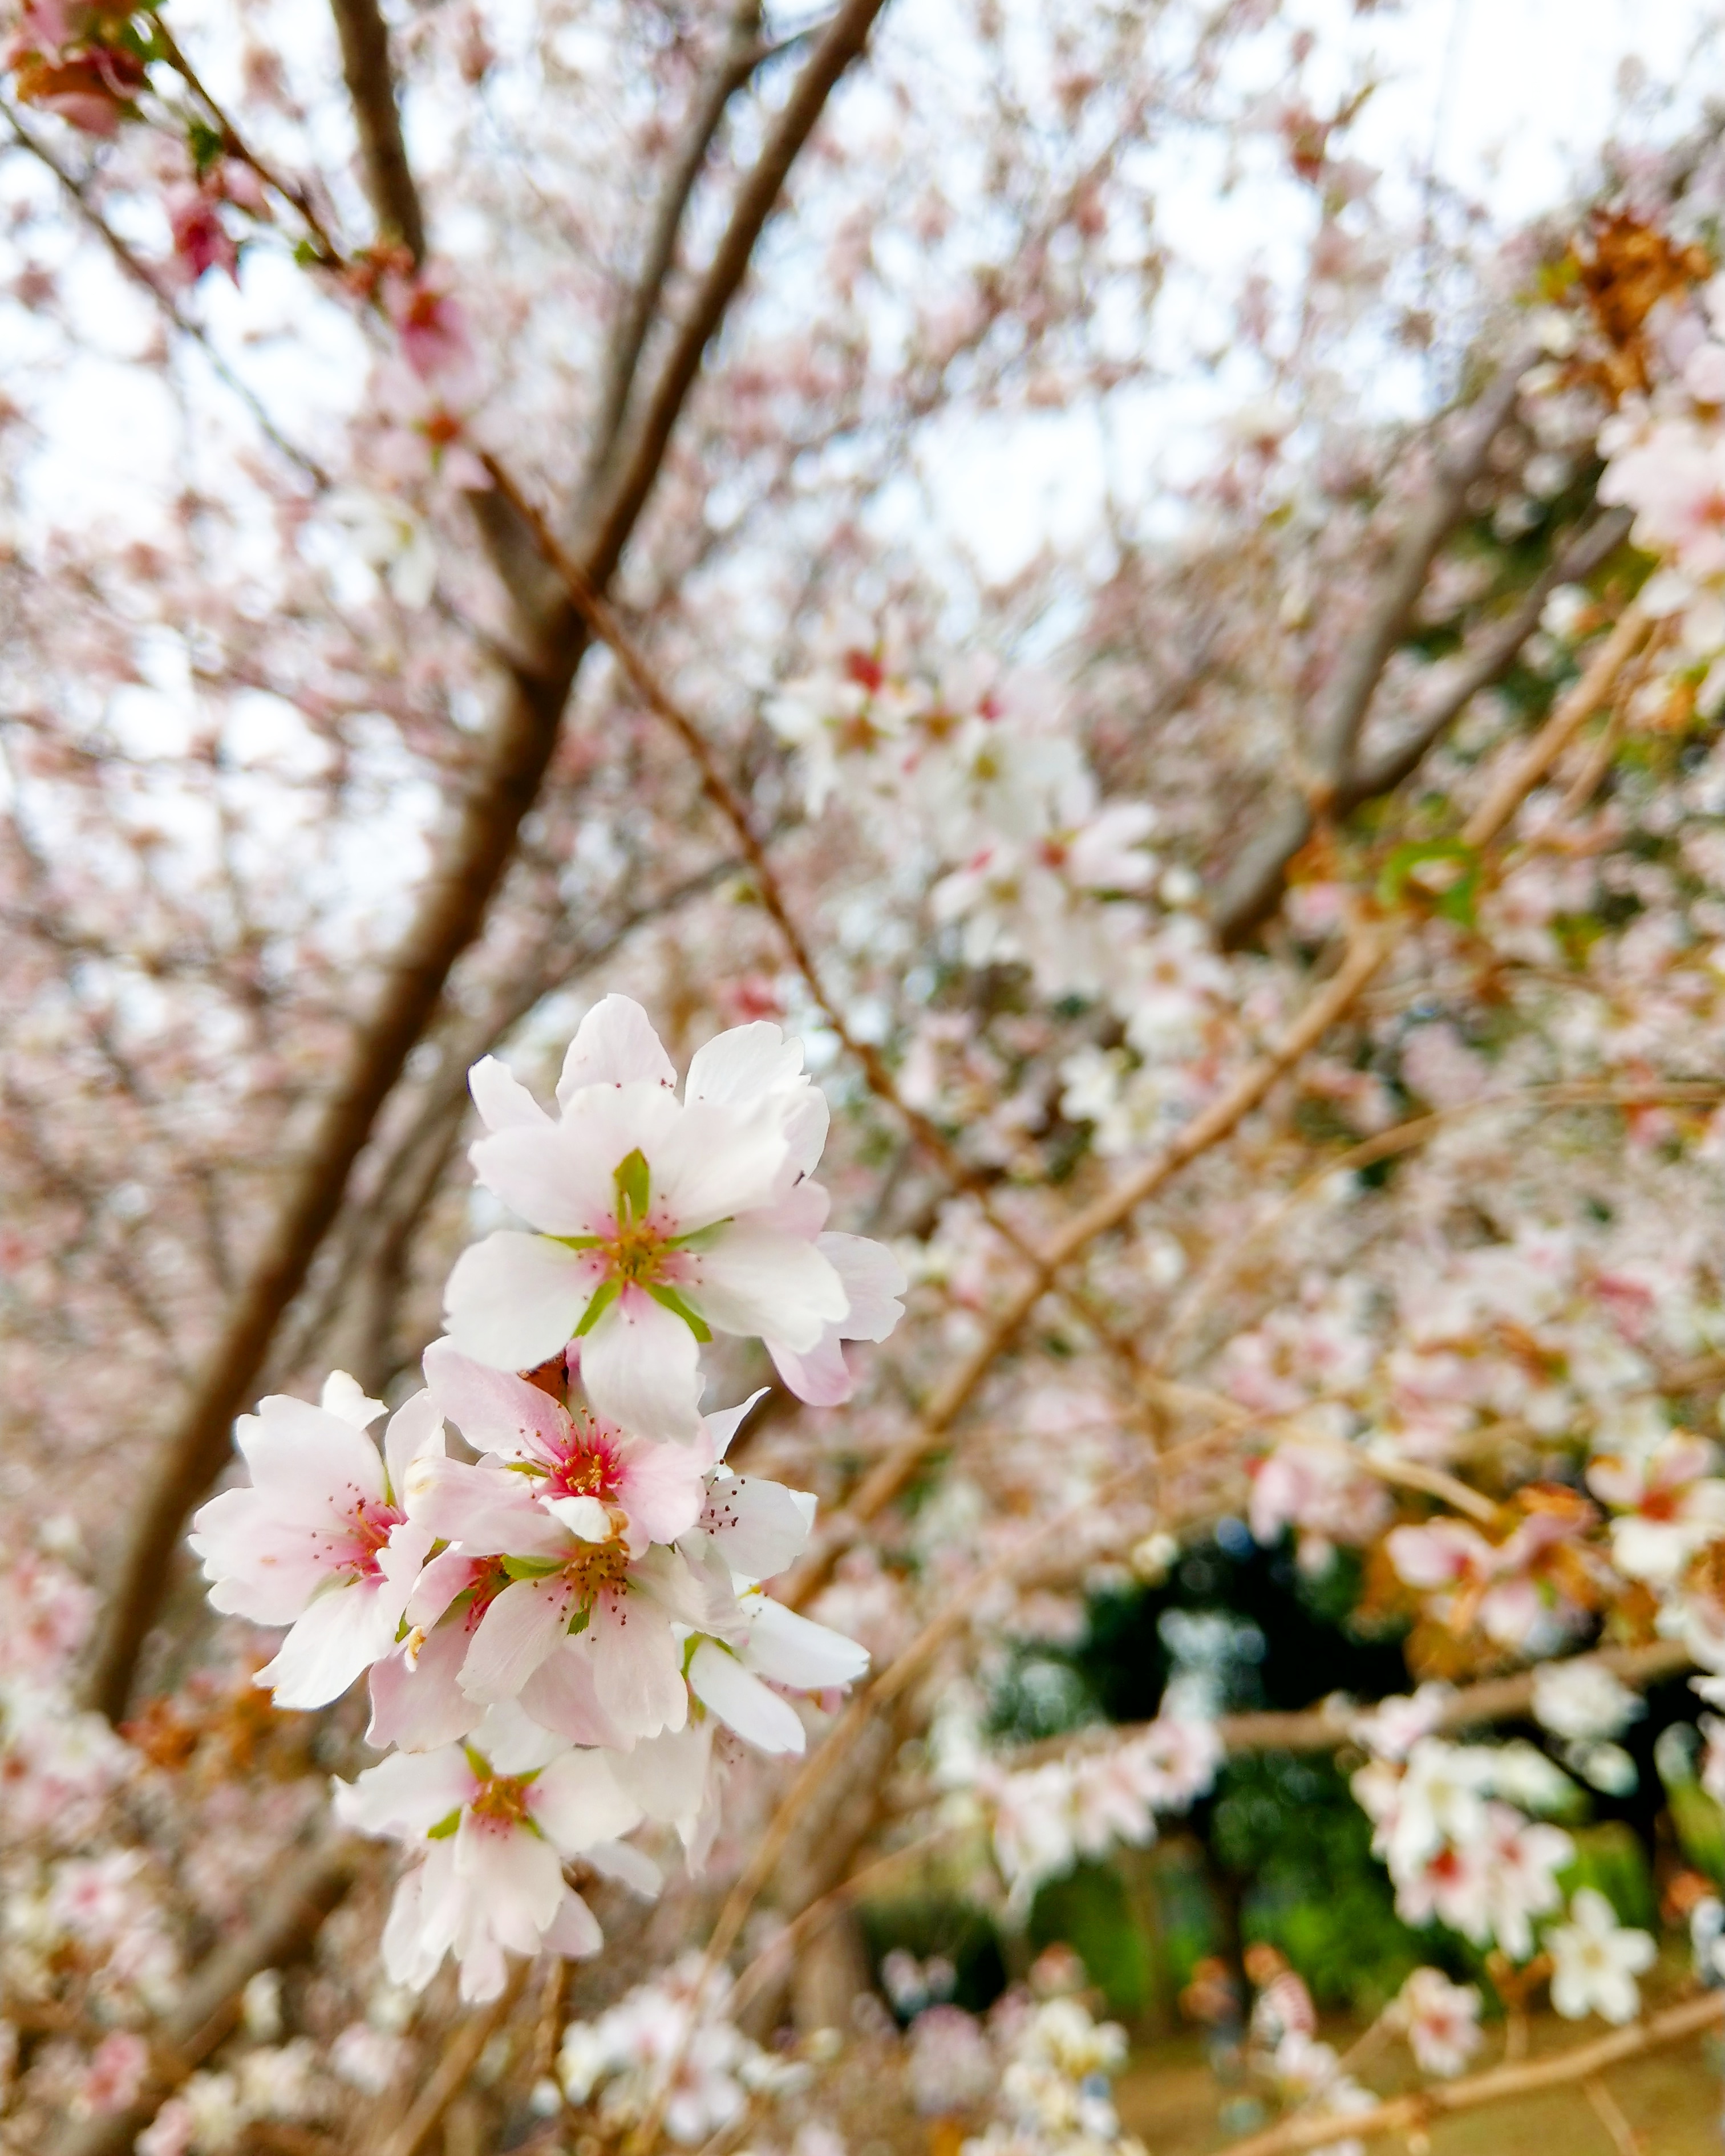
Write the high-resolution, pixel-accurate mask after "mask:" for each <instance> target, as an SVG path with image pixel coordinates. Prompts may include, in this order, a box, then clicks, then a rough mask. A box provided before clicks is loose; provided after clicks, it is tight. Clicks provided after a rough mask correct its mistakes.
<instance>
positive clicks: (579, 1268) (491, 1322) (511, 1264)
mask: <svg viewBox="0 0 1725 2156" xmlns="http://www.w3.org/2000/svg"><path fill="white" fill-rule="evenodd" d="M592 1293H593V1267H592V1265H590V1264H587V1263H583V1256H582V1254H581V1252H579V1251H578V1250H566V1249H565V1248H564V1247H563V1246H562V1245H561V1244H558V1243H551V1242H547V1240H546V1239H545V1238H544V1236H542V1235H521V1233H520V1232H519V1231H518V1230H516V1229H512V1228H500V1229H498V1230H497V1231H496V1233H495V1235H487V1236H486V1238H485V1240H484V1242H482V1243H474V1244H472V1245H470V1246H469V1248H468V1249H466V1250H464V1251H463V1252H462V1253H461V1255H460V1256H459V1258H458V1259H457V1260H455V1265H454V1270H453V1271H452V1272H451V1273H450V1275H449V1286H447V1287H446V1288H445V1289H444V1324H445V1325H446V1326H447V1327H448V1328H449V1337H450V1339H451V1340H452V1341H453V1342H454V1345H455V1347H456V1348H457V1349H458V1350H459V1352H460V1353H462V1354H464V1355H468V1356H471V1357H472V1358H473V1360H474V1361H475V1362H476V1363H490V1365H491V1366H492V1368H494V1369H499V1370H531V1369H533V1368H536V1366H537V1365H538V1364H539V1363H543V1362H545V1361H546V1360H547V1358H549V1357H551V1356H552V1355H556V1354H557V1353H560V1352H561V1351H562V1349H563V1348H564V1347H566V1346H567V1344H568V1342H569V1341H570V1340H571V1339H572V1337H574V1332H575V1328H576V1327H577V1326H578V1324H579V1323H580V1322H581V1313H582V1312H583V1311H584V1310H585V1309H586V1307H587V1305H588V1298H589V1296H591V1295H592Z"/></svg>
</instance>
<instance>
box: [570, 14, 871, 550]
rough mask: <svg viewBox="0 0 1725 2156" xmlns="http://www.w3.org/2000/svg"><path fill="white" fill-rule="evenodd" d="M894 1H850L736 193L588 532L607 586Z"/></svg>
mask: <svg viewBox="0 0 1725 2156" xmlns="http://www.w3.org/2000/svg"><path fill="white" fill-rule="evenodd" d="M885 5H886V0H846V4H845V6H843V7H841V8H839V12H838V13H837V14H836V15H834V18H833V19H832V21H831V22H830V23H829V24H828V26H827V28H826V29H825V31H824V33H822V36H821V38H820V40H819V43H818V44H816V46H815V48H814V52H813V53H812V54H810V55H809V59H808V61H807V62H806V63H805V64H804V66H803V72H802V73H801V74H799V75H798V78H797V80H796V83H795V85H794V86H793V89H792V91H791V94H790V96H789V97H788V99H787V100H786V102H785V106H784V110H783V111H782V112H781V113H780V114H779V115H778V120H777V121H776V122H775V123H774V125H773V131H772V132H771V134H769V135H768V138H767V141H766V142H765V144H764V145H763V146H762V151H761V154H760V156H759V157H758V158H757V160H756V162H755V164H754V166H753V167H752V170H751V171H750V172H749V173H748V175H747V178H745V179H744V181H743V182H742V186H741V187H740V188H739V189H738V191H737V200H736V203H735V204H734V206H733V207H732V213H731V222H730V223H729V224H728V225H727V226H726V229H725V233H724V236H723V237H722V238H721V240H720V242H719V244H718V249H717V250H716V253H715V254H714V256H713V259H712V260H711V263H710V264H708V265H707V269H706V275H705V276H704V277H702V279H701V282H700V284H699V285H698V286H697V287H696V292H695V295H694V298H693V300H692V301H691V305H690V308H689V311H688V314H687V315H686V316H685V318H684V320H683V322H682V324H681V326H680V328H679V329H678V331H677V334H676V336H675V341H674V342H673V343H672V346H671V348H670V352H668V353H667V355H666V357H665V365H664V367H663V368H662V369H661V370H660V375H659V378H658V380H657V381H656V382H655V384H654V388H653V394H652V396H651V398H649V402H648V404H647V408H646V409H645V411H644V413H643V414H642V417H641V422H640V424H639V427H638V428H637V429H636V430H635V432H634V436H633V439H631V440H630V442H629V447H628V453H627V454H626V456H625V457H624V463H623V466H622V469H621V470H620V471H619V473H618V475H617V478H616V480H615V481H614V484H613V485H612V486H611V487H610V489H609V490H608V494H607V496H606V498H605V500H604V502H603V506H602V507H601V508H600V510H599V511H598V515H597V516H595V517H594V518H593V525H592V529H591V531H590V532H588V534H586V535H585V536H584V543H583V552H584V554H585V556H586V569H587V573H588V577H590V578H591V579H592V580H593V583H594V584H595V585H597V586H598V587H599V588H601V589H603V587H604V585H605V584H606V583H608V581H609V578H610V574H611V572H612V570H613V569H614V567H615V566H616V563H617V560H618V557H619V555H620V554H621V553H622V551H623V547H624V542H626V540H627V538H628V536H629V532H630V531H633V530H634V525H635V521H636V519H637V518H638V517H639V515H640V512H641V508H642V505H643V504H644V502H645V500H646V499H647V495H648V494H649V491H650V490H651V488H652V485H653V482H654V480H655V478H656V477H657V476H658V472H659V467H660V465H661V463H663V461H664V459H665V450H666V449H667V447H668V446H669V444H670V437H671V430H672V429H673V428H674V427H675V424H676V422H677V416H678V414H679V413H680V412H681V410H682V408H683V405H684V402H685V399H686V398H687V397H688V394H689V392H690V390H691V388H692V387H693V386H694V383H695V380H696V376H697V375H698V374H699V373H700V372H701V361H702V359H703V358H704V357H706V348H707V346H708V345H709V344H710V343H711V341H712V339H713V337H714V336H715V335H716V333H717V331H718V328H719V325H720V324H721V322H722V321H724V319H725V315H726V310H727V309H728V307H729V306H730V304H731V301H732V298H733V297H734V296H735V295H736V292H737V288H738V286H739V285H741V284H742V280H743V278H744V277H745V276H746V275H747V271H748V266H749V263H750V260H751V259H752V256H753V254H754V249H755V243H756V241H757V239H759V238H760V236H761V232H762V227H763V226H764V225H765V224H766V222H767V220H768V218H769V217H770V216H771V215H772V213H773V208H774V207H775V206H776V204H777V203H778V197H779V193H780V191H781V189H782V188H783V186H784V183H785V181H786V179H787V177H788V176H789V173H790V169H791V167H792V166H793V164H794V163H795V162H796V160H797V157H798V154H799V153H800V152H801V151H802V148H803V144H804V143H805V142H807V141H808V140H809V136H810V135H811V134H812V133H813V132H814V126H815V122H816V121H818V120H819V118H820V115H821V114H822V113H823V112H824V110H825V109H826V102H827V100H828V98H829V97H830V96H831V95H832V93H833V90H834V88H835V87H836V85H837V84H838V81H839V77H840V76H841V75H842V74H844V73H845V69H847V68H848V67H850V64H851V63H852V61H854V60H855V59H860V57H861V54H862V52H863V50H864V48H865V46H866V45H867V44H868V39H869V33H870V30H871V29H872V28H874V23H875V17H876V16H877V15H878V14H879V13H880V11H881V9H882V8H883V7H885Z"/></svg>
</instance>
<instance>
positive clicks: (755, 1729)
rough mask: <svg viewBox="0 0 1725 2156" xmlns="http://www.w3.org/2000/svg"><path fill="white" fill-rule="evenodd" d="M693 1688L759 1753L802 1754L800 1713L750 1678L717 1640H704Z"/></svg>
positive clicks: (692, 1673)
mask: <svg viewBox="0 0 1725 2156" xmlns="http://www.w3.org/2000/svg"><path fill="white" fill-rule="evenodd" d="M689 1689H690V1690H691V1691H692V1692H693V1693H694V1695H695V1697H696V1698H697V1699H698V1700H699V1701H700V1702H701V1705H702V1706H703V1707H707V1708H709V1709H711V1712H713V1713H715V1714H716V1715H717V1716H718V1717H719V1719H720V1721H721V1722H723V1723H724V1724H725V1725H726V1727H727V1728H730V1729H733V1730H735V1731H736V1732H737V1735H738V1736H739V1737H741V1738H742V1739H743V1741H744V1743H748V1744H752V1745H753V1746H754V1747H755V1748H756V1749H757V1751H761V1752H775V1753H776V1752H800V1751H802V1750H803V1747H804V1745H805V1744H806V1743H807V1742H808V1739H807V1738H806V1736H805V1734H804V1732H803V1724H802V1722H800V1721H799V1720H798V1716H797V1710H796V1709H795V1707H793V1706H792V1705H791V1703H790V1702H789V1701H788V1700H784V1699H781V1698H780V1697H779V1696H778V1693H777V1692H776V1691H768V1688H767V1686H765V1685H763V1684H762V1681H761V1680H760V1679H759V1678H758V1677H757V1676H751V1674H750V1673H749V1671H747V1670H746V1669H745V1668H744V1667H743V1666H742V1663H741V1662H740V1661H737V1657H736V1655H732V1654H727V1653H726V1650H725V1649H724V1648H723V1647H721V1646H720V1645H718V1643H717V1642H716V1640H702V1641H701V1645H699V1646H698V1647H697V1648H696V1650H695V1653H694V1655H693V1656H692V1657H691V1661H690V1664H689Z"/></svg>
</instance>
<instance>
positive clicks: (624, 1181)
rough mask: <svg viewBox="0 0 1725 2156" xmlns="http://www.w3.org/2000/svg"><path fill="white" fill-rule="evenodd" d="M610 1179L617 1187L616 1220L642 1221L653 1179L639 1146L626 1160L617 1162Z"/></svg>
mask: <svg viewBox="0 0 1725 2156" xmlns="http://www.w3.org/2000/svg"><path fill="white" fill-rule="evenodd" d="M612 1179H613V1181H614V1183H616V1185H617V1217H618V1219H619V1220H644V1219H646V1217H647V1206H648V1202H649V1198H650V1196H651V1193H652V1188H653V1177H652V1172H651V1170H650V1169H649V1168H648V1166H647V1156H646V1154H645V1153H644V1152H642V1151H641V1148H640V1147H639V1146H637V1147H635V1149H634V1152H632V1153H630V1154H629V1156H628V1158H626V1159H624V1160H620V1161H619V1162H618V1163H617V1166H616V1168H615V1170H614V1174H613V1178H612Z"/></svg>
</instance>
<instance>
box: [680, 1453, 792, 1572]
mask: <svg viewBox="0 0 1725 2156" xmlns="http://www.w3.org/2000/svg"><path fill="white" fill-rule="evenodd" d="M700 1525H701V1532H702V1533H703V1534H706V1535H710V1536H711V1537H712V1540H713V1543H714V1544H715V1545H716V1548H717V1549H718V1552H719V1554H720V1555H721V1557H722V1558H724V1560H725V1562H726V1564H727V1565H729V1566H730V1568H731V1569H732V1572H734V1573H737V1574H738V1575H739V1576H740V1577H741V1578H744V1579H771V1578H773V1577H774V1576H775V1575H776V1574H777V1573H781V1572H783V1570H784V1568H785V1567H786V1566H787V1565H789V1564H794V1563H796V1561H797V1559H798V1558H799V1557H800V1556H801V1555H802V1554H803V1547H804V1545H805V1544H806V1543H807V1542H808V1540H809V1519H808V1515H807V1513H806V1512H804V1510H803V1507H801V1506H799V1505H798V1503H797V1502H796V1500H795V1498H794V1497H793V1495H792V1493H791V1492H790V1491H788V1490H787V1489H786V1488H785V1486H783V1483H780V1482H765V1481H761V1480H760V1478H759V1477H758V1476H752V1475H741V1476H739V1475H726V1474H723V1473H721V1474H717V1475H715V1476H713V1478H712V1481H711V1484H710V1485H709V1486H708V1490H707V1501H706V1509H705V1511H704V1512H702V1513H701V1522H700Z"/></svg>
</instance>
